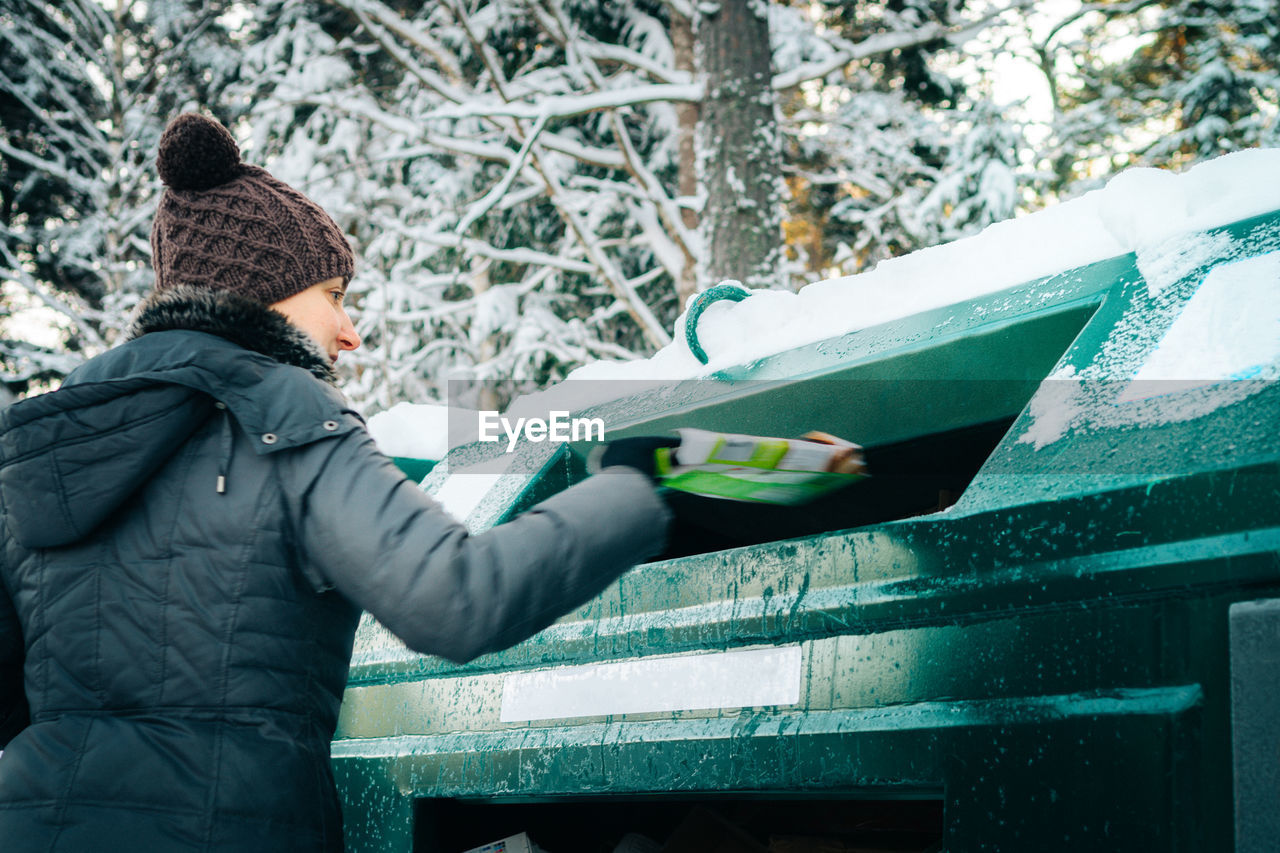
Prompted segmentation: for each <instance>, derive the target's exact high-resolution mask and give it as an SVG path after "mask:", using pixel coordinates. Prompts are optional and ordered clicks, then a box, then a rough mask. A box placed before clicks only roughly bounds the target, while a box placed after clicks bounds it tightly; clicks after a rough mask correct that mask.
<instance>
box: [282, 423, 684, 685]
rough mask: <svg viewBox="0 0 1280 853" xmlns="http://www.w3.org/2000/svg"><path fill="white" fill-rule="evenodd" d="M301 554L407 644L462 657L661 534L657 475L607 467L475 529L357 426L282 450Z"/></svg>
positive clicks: (514, 630) (545, 616) (651, 545)
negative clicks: (419, 484)
mask: <svg viewBox="0 0 1280 853" xmlns="http://www.w3.org/2000/svg"><path fill="white" fill-rule="evenodd" d="M281 456H283V457H285V458H283V459H281V460H280V469H279V470H280V471H281V477H282V478H283V482H282V487H283V490H284V494H285V495H286V500H288V501H290V504H291V505H290V507H289V511H290V513H291V515H292V519H291V523H292V525H293V529H294V530H295V531H296V532H297V536H298V540H297V541H298V546H299V550H300V556H301V558H302V559H303V560H305V561H307V564H308V567H309V570H311V571H314V572H318V573H319V574H320V575H321V576H323V578H324V579H326V580H327V581H328V582H330V583H332V584H333V585H334V586H335V587H336V588H337V589H338V590H339V591H341V592H342V593H343V594H344V595H346V596H347V597H348V598H349V599H351V601H353V602H354V603H355V604H357V605H358V606H360V607H362V608H363V609H365V610H367V611H369V612H370V613H372V614H373V615H374V616H375V617H376V618H377V619H378V621H380V622H381V623H382V624H384V625H385V626H387V628H389V629H390V630H391V631H392V632H394V633H395V634H396V635H397V636H399V637H400V638H401V639H402V640H404V642H405V643H406V644H407V645H408V646H409V647H410V648H412V649H414V650H415V651H418V652H421V653H424V654H435V655H440V656H443V657H446V658H449V659H451V660H455V661H466V660H470V659H471V658H474V657H476V656H478V655H481V654H484V653H486V652H491V651H496V650H498V649H503V648H506V647H507V646H510V645H513V644H515V643H517V642H519V641H521V640H523V639H525V638H526V637H529V636H531V635H532V634H534V633H536V632H537V631H540V630H541V629H542V628H544V627H546V626H547V625H549V624H550V623H551V622H553V621H554V620H555V619H556V618H558V617H559V616H560V615H562V614H564V613H566V612H568V611H569V610H571V609H573V608H574V607H577V606H578V605H580V604H582V603H583V602H585V601H587V600H588V599H590V598H591V597H593V596H595V595H596V594H598V593H599V592H600V591H601V590H603V589H604V588H605V587H606V586H608V585H609V584H610V583H611V582H612V581H613V580H614V579H615V578H616V577H617V576H618V575H620V574H622V572H624V571H626V570H627V569H628V568H630V567H632V566H634V565H635V564H636V563H638V562H641V561H643V560H645V559H646V558H648V557H652V556H653V555H655V554H657V553H659V552H660V551H661V550H662V548H663V547H664V545H665V542H666V536H667V527H668V524H669V521H670V516H669V513H668V511H667V509H666V507H665V505H664V504H663V502H662V500H661V499H660V498H659V497H658V495H657V493H656V491H655V489H654V487H653V485H652V484H651V483H650V481H649V479H648V478H647V477H645V476H644V475H642V474H640V473H638V472H635V471H632V470H631V469H629V468H608V469H606V470H605V471H603V472H602V473H600V474H598V475H596V476H594V477H591V478H589V479H588V480H586V481H585V482H583V483H579V484H578V485H576V486H574V487H572V488H569V489H567V490H565V491H564V492H561V493H560V494H558V495H555V496H553V497H552V498H550V499H549V500H547V501H544V502H543V503H541V504H538V505H537V506H535V507H533V508H532V509H531V510H529V511H528V512H526V513H524V514H523V515H521V516H519V517H518V518H516V519H514V520H512V521H511V522H508V523H507V524H503V525H499V526H498V527H495V528H493V529H492V530H489V531H486V532H484V533H482V534H479V535H475V536H472V535H470V534H469V533H468V532H467V530H466V528H465V527H464V526H463V525H461V524H459V523H458V522H457V521H455V520H454V519H453V518H452V517H451V516H449V515H448V514H447V513H446V512H445V511H444V510H443V509H442V508H441V507H440V505H439V504H438V503H437V502H436V501H435V500H433V499H432V498H431V497H430V496H429V495H427V494H425V493H424V492H422V491H421V489H419V488H418V487H417V486H416V485H415V484H414V483H412V482H410V481H408V480H406V479H405V478H404V476H403V475H402V474H401V473H400V472H399V470H397V469H396V468H395V466H394V465H392V464H391V462H390V461H389V460H388V459H387V458H386V457H385V456H383V455H382V454H381V453H379V452H378V450H377V449H376V447H375V446H374V444H373V440H372V439H371V438H369V436H368V434H367V433H366V432H364V431H363V430H354V431H352V432H350V433H348V434H346V435H344V436H342V437H340V438H335V439H332V440H328V441H318V442H315V443H314V444H311V445H307V446H306V447H302V448H298V449H296V450H294V451H291V452H288V453H285V454H281Z"/></svg>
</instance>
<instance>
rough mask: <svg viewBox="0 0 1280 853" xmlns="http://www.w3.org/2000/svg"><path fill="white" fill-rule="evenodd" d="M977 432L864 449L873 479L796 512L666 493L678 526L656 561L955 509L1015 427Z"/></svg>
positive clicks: (1007, 421) (1003, 423) (984, 427)
mask: <svg viewBox="0 0 1280 853" xmlns="http://www.w3.org/2000/svg"><path fill="white" fill-rule="evenodd" d="M1013 421H1014V418H1001V419H999V420H995V421H990V422H988V423H983V424H978V425H976V426H968V427H963V428H961V429H953V430H947V431H944V432H937V433H931V434H929V435H922V436H918V437H916V438H912V439H909V440H906V441H899V442H894V443H892V444H882V445H876V446H868V447H866V448H865V453H866V460H867V469H868V471H869V472H870V474H871V476H870V477H868V478H867V479H865V480H860V481H858V482H857V483H854V484H853V485H851V486H849V487H847V488H844V489H842V490H840V491H838V492H833V493H832V494H829V495H826V496H824V497H822V498H819V499H818V500H816V501H814V502H812V503H808V504H804V505H802V506H773V505H766V504H751V503H742V502H738V501H725V500H720V499H718V498H708V497H699V496H695V495H690V494H685V493H682V492H671V493H669V494H668V497H667V500H668V502H669V503H670V504H671V506H672V507H673V509H675V511H676V513H675V514H676V524H675V526H674V528H673V530H672V533H671V536H670V540H669V542H668V546H667V550H666V551H665V552H663V554H662V556H661V557H660V559H672V558H675V557H684V556H688V555H690V554H704V553H707V552H709V551H723V550H725V549H726V548H740V547H742V546H745V545H758V544H761V543H763V542H776V541H779V540H782V539H795V538H797V537H800V536H811V535H814V534H817V533H826V532H829V531H835V530H846V529H849V528H852V527H862V526H863V525H867V524H878V523H881V522H885V521H893V520H895V519H900V518H911V517H914V516H918V515H927V514H929V513H933V512H939V511H940V510H944V509H946V508H947V507H949V506H951V505H952V504H954V503H955V502H956V501H958V500H959V499H960V495H961V494H962V493H963V492H964V490H965V489H966V488H968V486H969V483H970V482H972V481H973V478H974V477H975V476H977V473H978V470H979V469H980V468H981V467H982V465H983V463H984V462H986V461H987V457H988V456H990V455H991V452H992V451H993V450H995V448H996V445H998V444H999V443H1000V440H1001V439H1002V438H1003V437H1004V435H1005V433H1007V432H1008V431H1009V428H1010V427H1011V426H1012V425H1013Z"/></svg>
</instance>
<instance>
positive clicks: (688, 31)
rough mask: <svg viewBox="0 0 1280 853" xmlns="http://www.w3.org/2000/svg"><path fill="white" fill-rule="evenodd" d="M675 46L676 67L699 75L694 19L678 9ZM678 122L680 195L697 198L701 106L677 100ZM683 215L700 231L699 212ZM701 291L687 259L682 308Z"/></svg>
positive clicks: (679, 287)
mask: <svg viewBox="0 0 1280 853" xmlns="http://www.w3.org/2000/svg"><path fill="white" fill-rule="evenodd" d="M695 14H696V13H695ZM671 46H672V48H674V51H675V60H676V70H677V71H687V72H688V73H689V75H690V76H693V75H694V74H696V73H697V69H696V68H695V66H694V60H693V21H692V20H690V19H689V18H687V17H685V16H684V15H682V14H680V13H679V12H678V11H676V10H675V9H674V8H673V9H672V10H671ZM676 124H677V130H676V151H677V152H678V154H677V156H678V158H679V159H678V161H677V166H676V168H677V194H678V195H679V196H680V197H681V198H693V197H694V196H696V195H697V194H698V159H697V153H696V152H697V147H696V145H695V143H694V140H695V137H696V134H697V131H698V105H697V104H696V103H694V102H692V101H679V102H677V103H676ZM680 218H681V219H682V220H683V221H684V227H685V228H688V229H689V230H690V231H697V229H698V214H697V212H696V211H694V210H692V209H690V208H688V207H682V208H681V209H680ZM697 290H698V268H697V263H696V262H689V261H686V262H685V265H684V269H682V270H681V271H680V280H679V281H677V282H676V298H677V299H678V300H679V305H680V308H681V310H683V309H684V307H685V304H686V303H687V302H688V301H689V297H690V296H693V294H694V293H696V292H697Z"/></svg>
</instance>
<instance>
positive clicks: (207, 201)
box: [151, 113, 355, 305]
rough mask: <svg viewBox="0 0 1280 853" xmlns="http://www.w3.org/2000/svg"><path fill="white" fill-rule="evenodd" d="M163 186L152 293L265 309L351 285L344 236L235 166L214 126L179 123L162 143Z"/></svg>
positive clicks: (259, 173) (298, 198)
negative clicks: (192, 291)
mask: <svg viewBox="0 0 1280 853" xmlns="http://www.w3.org/2000/svg"><path fill="white" fill-rule="evenodd" d="M156 170H157V171H158V172H159V173H160V179H161V180H162V181H163V182H164V185H165V191H164V193H163V194H162V195H161V196H160V207H159V209H158V210H157V211H156V218H155V223H154V225H153V226H152V228H151V266H152V267H153V268H154V269H155V273H156V291H157V292H162V291H165V290H168V289H170V288H173V287H176V286H178V285H188V286H193V287H199V288H204V289H208V290H228V291H231V292H233V293H237V294H239V295H241V296H246V297H248V298H250V299H256V300H257V301H259V302H262V303H264V304H267V305H270V304H271V303H273V302H279V301H280V300H282V299H287V298H288V297H290V296H292V295H293V294H295V293H298V292H300V291H303V290H306V289H307V288H308V287H310V286H311V285H313V284H316V283H318V282H321V281H327V280H328V279H331V278H338V277H341V278H342V279H343V281H350V280H351V276H352V274H353V273H354V271H355V257H354V256H353V255H352V253H351V247H350V246H349V245H348V244H347V240H346V237H344V236H343V234H342V229H341V228H339V227H338V224H337V223H336V222H334V221H333V219H332V218H330V216H329V214H327V213H325V212H324V211H323V210H321V209H320V206H319V205H317V204H316V203H315V202H313V201H311V200H310V199H309V198H307V197H306V196H304V195H303V194H302V193H300V192H298V191H297V190H295V189H293V188H292V187H290V186H289V185H288V184H286V183H284V182H283V181H278V180H276V179H275V178H273V177H271V175H269V174H268V173H267V171H266V170H265V169H260V168H258V167H257V166H250V165H248V164H247V163H244V162H242V161H241V159H240V148H239V147H238V146H237V145H236V141H235V139H234V138H233V137H232V136H231V132H230V131H228V130H227V129H226V128H225V127H223V126H222V125H221V124H219V123H218V122H216V121H214V120H213V119H211V118H206V117H205V116H202V115H199V114H197V113H183V114H182V115H180V116H178V117H177V118H175V119H174V120H173V121H171V122H170V123H169V126H168V127H167V128H165V131H164V135H163V136H161V137H160V152H159V154H158V155H157V157H156Z"/></svg>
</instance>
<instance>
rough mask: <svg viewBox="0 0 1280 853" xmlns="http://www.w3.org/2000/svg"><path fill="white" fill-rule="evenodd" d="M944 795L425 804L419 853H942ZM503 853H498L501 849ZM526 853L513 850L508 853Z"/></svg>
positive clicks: (418, 811) (418, 816) (421, 803)
mask: <svg viewBox="0 0 1280 853" xmlns="http://www.w3.org/2000/svg"><path fill="white" fill-rule="evenodd" d="M942 806H943V801H942V799H941V794H940V793H938V794H937V795H928V796H909V797H903V798H900V799H879V798H876V799H867V798H857V797H853V796H849V797H839V798H835V797H827V798H823V799H809V798H803V799H802V798H797V797H782V796H777V797H772V798H766V797H752V798H742V797H741V796H736V795H732V794H724V795H715V796H707V797H700V798H696V799H674V798H667V797H659V796H650V797H645V798H624V797H609V798H607V799H606V798H601V797H596V798H589V799H588V798H583V799H568V800H552V801H539V802H494V801H489V800H484V801H477V800H453V799H423V800H418V801H417V802H416V804H415V815H414V816H415V821H414V826H415V830H414V848H413V849H414V850H415V851H417V853H465V851H471V850H474V849H476V848H479V847H483V846H484V845H487V844H492V843H493V842H497V841H500V840H502V839H505V838H509V837H511V836H515V835H518V834H520V833H524V834H525V835H526V836H527V838H528V840H529V841H530V842H532V844H534V845H536V847H534V848H531V849H533V850H541V851H544V853H882V852H883V853H889V851H893V853H908V851H911V852H912V853H925V852H926V851H938V850H941V849H942V834H943V813H942ZM495 849H501V848H495ZM517 851H519V853H523V850H521V849H520V847H519V846H517V845H512V847H510V848H508V853H516V852H517Z"/></svg>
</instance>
